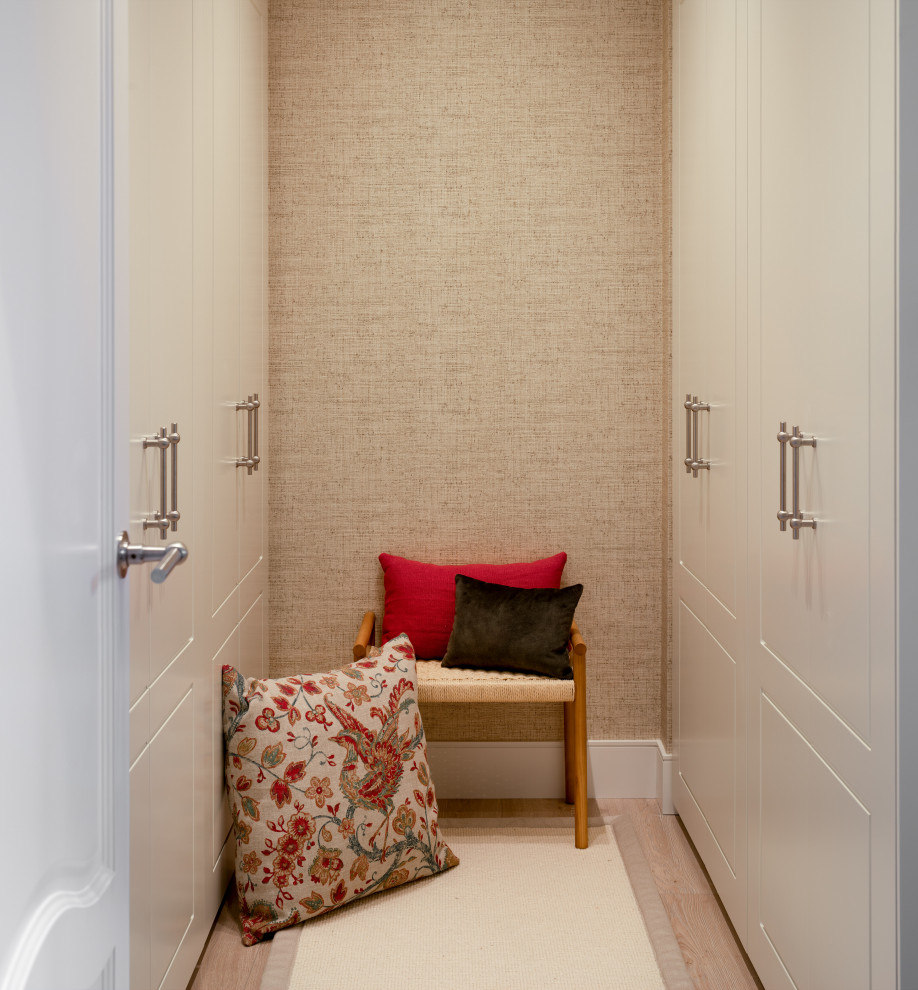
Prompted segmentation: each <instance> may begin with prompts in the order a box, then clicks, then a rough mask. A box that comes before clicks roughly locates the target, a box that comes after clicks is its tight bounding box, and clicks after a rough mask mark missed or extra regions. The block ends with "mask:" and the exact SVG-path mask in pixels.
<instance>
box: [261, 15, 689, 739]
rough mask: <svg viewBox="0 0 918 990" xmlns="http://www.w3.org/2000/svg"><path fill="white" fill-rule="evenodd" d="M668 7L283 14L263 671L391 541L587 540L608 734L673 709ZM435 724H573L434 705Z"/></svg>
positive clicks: (478, 551)
mask: <svg viewBox="0 0 918 990" xmlns="http://www.w3.org/2000/svg"><path fill="white" fill-rule="evenodd" d="M667 16H668V15H667V14H666V4H665V2H664V0H273V2H272V5H271V21H270V142H271V144H270V151H271V172H270V191H271V240H270V243H271V269H270V281H271V343H270V367H269V374H270V380H271V395H272V403H273V408H272V410H271V414H272V436H273V438H274V442H273V447H272V452H273V465H272V471H271V489H270V553H271V559H272V577H271V602H272V618H271V630H270V651H271V674H272V676H282V675H285V674H290V673H294V672H296V671H300V670H305V669H307V668H319V667H320V666H325V667H329V666H332V665H334V664H337V663H341V662H342V661H344V660H346V659H347V658H348V657H349V647H350V644H351V642H352V639H353V635H354V632H355V631H356V627H357V624H358V621H359V617H360V615H361V614H362V612H363V610H364V609H365V608H370V607H373V608H376V610H377V611H380V610H381V607H382V575H381V571H380V568H379V564H378V562H377V560H376V555H377V554H378V553H379V552H380V551H382V550H386V551H389V552H391V553H395V554H400V555H403V556H408V557H414V558H417V559H422V560H428V561H432V562H435V563H443V562H454V561H461V560H471V559H474V560H479V561H491V562H507V561H512V560H527V559H528V560H531V559H535V558H537V557H542V556H547V555H548V554H551V553H554V552H556V551H558V550H562V549H563V550H566V551H567V552H568V554H569V561H568V566H567V570H566V571H565V579H564V583H566V584H569V583H574V582H577V581H581V582H583V584H584V585H585V588H586V590H585V592H584V595H583V598H582V600H581V604H580V606H579V608H578V611H577V616H578V621H579V623H580V626H581V629H582V630H583V633H584V637H585V638H586V640H587V642H588V645H589V650H590V652H589V657H588V661H589V675H588V676H589V679H590V696H589V719H590V730H589V731H590V736H591V737H592V738H599V739H603V738H607V739H612V738H618V739H628V738H655V737H657V736H659V735H660V734H661V726H662V727H663V728H664V729H665V725H666V722H667V714H666V711H667V703H666V700H665V698H663V697H661V691H665V690H666V684H667V677H668V670H667V663H668V659H667V653H668V647H667V626H668V622H667V611H666V609H667V604H666V602H667V594H668V591H667V587H668V553H669V550H668V540H669V537H668V524H667V514H668V508H667V504H666V496H665V492H666V489H667V476H666V474H665V472H666V470H667V468H666V464H667V462H668V443H669V438H668V427H667V425H666V424H667V423H668V418H669V417H668V412H667V411H666V410H667V409H668V394H669V393H668V360H669V357H668V355H669V332H668V323H666V306H667V302H666V293H667V291H668V283H667V279H666V263H667V258H668V250H669V241H668V235H667V234H666V232H665V202H664V201H665V198H666V195H665V191H664V190H665V184H666V177H667V175H668V173H667V172H666V171H665V169H666V167H668V166H667V162H666V158H667V154H668V143H667V140H665V139H664V126H665V120H664V115H665V113H666V111H667V106H666V104H667V98H666V66H665V62H666V59H667V57H668V50H667V38H666V24H665V20H666V17H667ZM424 716H425V722H426V725H427V728H428V731H429V732H430V735H431V736H432V737H433V738H440V739H448V738H452V739H464V738H469V739H489V738H490V739H526V738H530V739H539V738H551V737H556V736H558V735H559V734H560V722H559V720H558V718H557V715H556V713H555V712H554V711H553V710H552V709H547V710H545V711H542V710H537V711H533V709H532V708H530V707H528V706H523V708H522V710H521V711H512V710H508V711H506V712H501V713H500V714H499V716H498V717H495V713H494V712H490V711H483V710H482V709H481V708H480V707H479V708H475V707H469V708H465V707H464V706H430V707H429V708H428V709H426V710H425V713H424Z"/></svg>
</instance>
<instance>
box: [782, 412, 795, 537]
mask: <svg viewBox="0 0 918 990" xmlns="http://www.w3.org/2000/svg"><path fill="white" fill-rule="evenodd" d="M790 438H791V435H790V433H788V432H787V422H786V421H785V422H782V423H781V425H780V428H779V431H778V444H779V448H778V522H779V523H780V524H781V532H782V533H784V532H786V531H787V520H788V519H790V518H791V516H792V515H793V513H792V512H788V511H787V442H788V440H790Z"/></svg>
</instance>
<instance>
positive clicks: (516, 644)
mask: <svg viewBox="0 0 918 990" xmlns="http://www.w3.org/2000/svg"><path fill="white" fill-rule="evenodd" d="M582 594H583V585H582V584H574V585H571V587H569V588H561V589H559V590H555V589H554V588H510V587H507V586H506V585H503V584H490V583H489V582H487V581H477V580H476V579H475V578H470V577H466V576H465V575H464V574H457V575H456V616H455V619H454V620H453V631H452V633H451V634H450V637H449V645H448V646H447V648H446V656H445V657H444V658H443V666H444V667H477V668H485V669H489V670H516V671H520V672H526V673H530V674H546V675H547V676H548V677H559V678H562V679H565V680H570V679H571V678H572V677H573V676H574V672H573V671H572V670H571V664H570V659H569V657H568V654H567V643H568V639H569V638H570V633H571V623H572V622H573V621H574V610H575V609H576V608H577V603H578V602H579V601H580V596H581V595H582Z"/></svg>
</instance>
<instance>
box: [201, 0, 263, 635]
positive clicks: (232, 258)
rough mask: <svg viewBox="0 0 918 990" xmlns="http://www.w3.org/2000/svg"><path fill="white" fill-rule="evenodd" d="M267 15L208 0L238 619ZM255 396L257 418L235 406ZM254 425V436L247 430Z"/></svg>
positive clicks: (225, 498)
mask: <svg viewBox="0 0 918 990" xmlns="http://www.w3.org/2000/svg"><path fill="white" fill-rule="evenodd" d="M266 32H267V18H266V16H265V12H264V11H263V10H261V9H260V8H259V7H258V6H256V5H255V4H253V3H252V0H229V2H226V3H218V4H216V5H215V6H214V48H213V52H214V112H213V124H214V160H213V201H214V214H213V232H214V234H213V244H214V283H213V284H214V297H213V298H214V310H213V312H214V354H213V458H212V462H213V472H214V473H213V490H214V500H213V504H214V511H213V514H212V520H211V524H212V527H213V546H214V567H213V582H212V595H211V607H212V611H213V613H217V612H218V611H219V610H220V609H221V608H224V607H228V608H229V609H230V611H231V612H232V613H233V617H234V619H235V621H239V619H240V618H241V616H242V613H243V611H244V610H245V609H247V608H248V607H249V606H250V605H251V602H252V600H254V594H253V595H250V596H249V599H248V600H238V599H237V597H235V596H234V592H236V590H237V587H238V585H239V583H240V581H242V580H243V579H244V578H245V577H246V576H247V575H248V574H249V573H250V572H251V571H252V569H253V568H255V567H256V566H257V565H258V563H259V562H260V561H261V560H262V558H263V556H264V509H265V497H264V477H265V472H264V470H263V469H262V467H261V465H259V466H258V467H257V468H254V469H252V468H248V467H245V466H240V465H239V463H238V462H239V460H240V459H243V458H246V457H247V456H248V455H249V453H252V454H254V453H255V449H254V446H255V441H256V439H257V440H258V446H259V450H258V453H259V456H262V457H263V456H264V453H265V448H266V444H265V427H266V419H267V416H266V412H267V410H266V408H265V398H266V396H265V388H264V352H265V321H266V270H267V254H266V218H267V169H266V162H267V151H266V147H267V146H266V141H267V134H266V128H267V41H266V39H267V33H266ZM255 396H258V397H259V401H260V402H261V403H262V407H261V408H260V409H259V410H258V415H257V418H258V430H257V437H256V434H255V430H254V426H255V422H254V417H253V416H252V415H250V413H249V412H248V411H246V410H244V409H238V408H237V404H239V403H245V402H247V401H248V400H250V399H252V398H253V397H255ZM250 431H251V433H250Z"/></svg>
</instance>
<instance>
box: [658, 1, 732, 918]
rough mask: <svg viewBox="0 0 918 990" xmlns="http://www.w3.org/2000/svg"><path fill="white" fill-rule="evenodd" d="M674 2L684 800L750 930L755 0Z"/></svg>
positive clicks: (699, 840)
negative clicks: (749, 307)
mask: <svg viewBox="0 0 918 990" xmlns="http://www.w3.org/2000/svg"><path fill="white" fill-rule="evenodd" d="M673 11H674V22H673V29H674V30H673V54H674V63H673V70H674V75H673V82H674V85H673V154H674V176H675V182H674V187H673V193H674V195H673V235H674V243H673V247H674V251H673V258H674V268H673V331H674V332H673V387H674V392H675V415H674V418H673V437H674V443H673V451H674V460H673V472H674V473H673V487H674V534H673V535H674V551H675V552H674V562H673V563H674V589H675V608H674V615H673V623H674V644H675V663H674V682H673V692H674V694H673V723H674V724H673V730H674V739H675V757H676V759H675V771H676V773H675V778H674V781H673V801H674V804H675V806H676V809H677V810H678V812H679V814H680V815H681V817H682V820H683V821H684V823H685V826H686V828H687V829H688V831H689V834H690V835H691V836H692V839H693V841H694V842H695V845H696V846H697V847H698V849H699V851H700V853H701V855H702V858H703V859H704V862H705V865H706V866H707V868H708V870H709V871H710V873H711V876H712V878H713V880H714V883H715V885H716V887H717V890H718V893H719V894H720V896H721V899H722V900H723V902H724V905H725V906H726V908H727V910H728V912H729V914H730V918H731V920H732V922H733V925H734V927H735V928H736V929H737V931H738V932H739V933H740V936H741V937H743V936H744V934H745V922H746V816H745V807H746V793H745V759H744V757H745V717H744V715H745V690H746V669H745V664H744V656H745V645H744V636H743V630H744V622H745V581H744V578H745V569H746V556H745V549H746V537H745V533H746V528H745V522H746V506H745V501H746V446H745V429H746V402H745V374H746V316H745V310H746V296H745V289H746V276H745V261H746V253H745V195H746V188H745V179H746V176H745V161H744V158H743V150H744V148H745V131H744V123H745V74H746V65H745V32H746V24H745V16H744V15H745V6H744V5H743V4H737V3H735V2H734V0H690V2H686V3H681V4H676V5H675V6H674V8H673ZM686 397H688V398H689V401H691V400H693V399H697V400H698V401H697V405H698V406H699V408H697V409H695V410H686V409H685V408H684V402H685V401H686ZM694 455H697V460H698V461H703V462H705V463H704V464H703V465H702V466H700V467H696V468H691V467H689V468H687V467H686V465H685V463H684V461H685V460H686V459H687V460H690V461H691V460H692V459H693V456H694Z"/></svg>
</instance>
